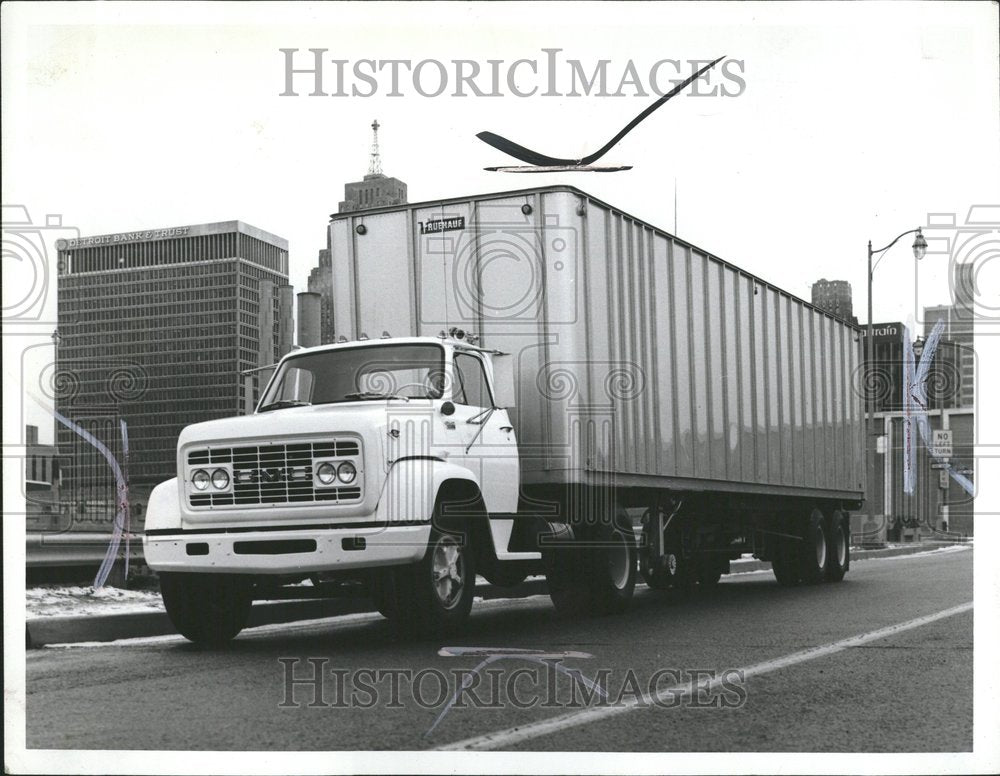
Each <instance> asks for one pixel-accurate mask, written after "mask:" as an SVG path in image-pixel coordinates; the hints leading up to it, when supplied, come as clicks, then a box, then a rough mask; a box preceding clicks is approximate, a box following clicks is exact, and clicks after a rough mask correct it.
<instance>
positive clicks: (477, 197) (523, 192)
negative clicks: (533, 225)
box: [329, 183, 864, 334]
mask: <svg viewBox="0 0 1000 776" xmlns="http://www.w3.org/2000/svg"><path fill="white" fill-rule="evenodd" d="M553 191H568V192H571V193H573V194H576V195H577V196H580V197H585V198H586V199H588V200H590V201H591V202H593V203H594V204H596V205H598V206H600V207H603V208H606V209H607V210H611V211H614V212H617V213H621V214H622V215H623V216H625V217H626V218H628V219H631V220H632V221H635V222H636V223H639V224H643V225H644V226H647V227H649V228H650V229H652V230H654V231H656V232H660V233H661V234H664V235H667V236H668V237H670V238H671V239H672V240H675V241H677V242H678V243H680V244H682V245H685V246H687V247H688V248H693V249H694V250H696V251H700V252H701V253H704V254H705V255H706V256H708V257H709V258H711V259H714V260H715V261H718V262H721V263H722V264H725V265H726V266H729V267H732V268H733V269H735V270H737V271H738V272H741V273H742V274H744V275H746V276H747V277H748V278H752V279H753V280H754V281H755V282H757V283H760V284H761V285H763V286H766V287H768V288H772V289H774V290H775V291H777V292H778V293H779V294H782V295H784V296H787V297H789V298H790V299H794V300H796V301H797V302H801V303H802V304H804V305H805V306H806V307H808V308H810V309H812V310H815V311H816V312H818V313H822V314H823V315H825V316H826V317H827V318H831V319H832V320H834V321H836V322H837V323H842V324H843V325H844V326H847V327H848V328H850V329H853V330H854V331H855V332H857V333H859V334H860V333H861V332H863V331H864V328H863V327H862V326H859V325H855V324H853V323H851V322H850V321H847V320H844V319H843V318H839V317H837V316H836V315H834V314H833V313H830V312H828V311H826V310H824V309H822V308H820V307H817V306H816V305H814V304H813V303H812V302H809V301H807V300H805V299H803V298H802V297H800V296H796V295H795V294H793V293H791V292H790V291H786V290H785V289H783V288H781V287H780V286H777V285H775V284H774V283H772V282H770V281H768V280H764V279H763V278H761V277H759V276H758V275H755V274H753V273H752V272H749V271H748V270H745V269H743V268H742V267H740V266H738V265H736V264H733V263H732V262H731V261H726V260H725V259H723V258H722V257H720V256H717V255H715V254H714V253H712V252H711V251H707V250H705V249H704V248H701V247H699V246H697V245H695V244H694V243H691V242H688V241H687V240H685V239H684V238H682V237H678V236H677V235H675V234H671V233H670V232H668V231H667V230H666V229H661V228H660V227H658V226H654V225H653V224H651V223H649V222H648V221H644V220H643V219H641V218H637V217H636V216H633V215H632V214H631V213H628V212H626V211H624V210H622V209H621V208H619V207H615V206H614V205H611V204H609V203H607V202H605V201H604V200H602V199H600V198H599V197H595V196H594V195H593V194H588V193H587V192H586V191H583V190H582V189H579V188H577V187H576V186H571V185H569V184H563V183H559V184H553V185H552V186H535V187H532V188H527V189H513V190H510V191H496V192H487V193H484V194H468V195H466V196H463V197H444V198H441V199H428V200H424V201H423V202H408V203H406V204H405V205H386V206H384V207H373V208H365V209H364V210H353V211H350V212H347V213H331V214H330V221H329V223H331V224H332V223H333V222H334V221H341V220H347V219H351V218H364V217H365V216H366V215H374V214H377V213H392V212H398V211H400V210H410V209H413V208H421V207H432V206H435V205H448V204H455V203H462V202H470V201H481V200H490V199H506V198H508V197H518V196H527V195H529V194H541V193H545V192H553Z"/></svg>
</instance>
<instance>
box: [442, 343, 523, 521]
mask: <svg viewBox="0 0 1000 776" xmlns="http://www.w3.org/2000/svg"><path fill="white" fill-rule="evenodd" d="M454 363H455V370H454V372H455V379H454V382H453V386H452V401H453V402H454V404H455V414H454V416H453V419H454V421H455V426H456V429H455V430H456V431H458V432H459V436H460V438H461V439H462V440H463V444H462V447H461V449H459V450H456V451H455V452H454V453H452V456H451V460H452V462H454V463H458V462H459V460H463V461H464V462H465V465H466V466H468V467H469V469H470V470H471V471H473V472H474V473H475V474H476V476H477V477H478V478H479V483H480V488H481V490H482V493H483V500H484V501H485V502H486V509H487V511H489V512H490V513H491V514H496V513H513V512H516V511H517V500H518V493H519V491H520V476H521V468H520V463H519V461H518V456H517V439H516V438H515V436H514V428H513V426H512V424H511V422H510V417H509V416H508V414H507V410H504V409H496V408H494V402H493V396H492V394H491V393H490V387H489V382H488V381H487V379H486V372H485V370H484V367H483V362H482V359H481V358H480V357H479V356H478V355H475V354H473V353H465V352H462V351H458V350H456V351H455V362H454Z"/></svg>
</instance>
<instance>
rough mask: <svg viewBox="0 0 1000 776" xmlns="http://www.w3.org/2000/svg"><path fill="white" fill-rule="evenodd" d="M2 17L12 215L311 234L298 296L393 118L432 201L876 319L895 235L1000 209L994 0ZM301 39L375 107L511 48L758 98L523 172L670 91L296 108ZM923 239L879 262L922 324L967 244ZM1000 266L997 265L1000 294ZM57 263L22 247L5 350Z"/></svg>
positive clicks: (610, 128) (142, 10)
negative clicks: (591, 231) (634, 237)
mask: <svg viewBox="0 0 1000 776" xmlns="http://www.w3.org/2000/svg"><path fill="white" fill-rule="evenodd" d="M2 14H3V53H2V57H3V60H2V64H3V111H4V112H3V117H4V121H3V164H4V166H3V202H4V204H5V205H8V206H9V205H21V206H24V207H26V208H27V210H28V213H29V214H30V216H31V218H32V219H33V221H34V222H35V223H43V224H44V223H45V219H46V216H48V215H50V214H55V215H58V216H60V217H61V223H62V226H63V228H64V229H65V230H69V231H72V230H76V231H77V232H78V233H79V234H82V235H93V234H103V233H110V232H119V231H131V230H141V229H152V228H161V227H169V226H175V225H183V224H193V223H200V222H206V221H220V220H229V219H239V220H243V221H246V222H249V223H251V224H254V225H255V226H259V227H261V228H263V229H266V230H268V231H270V232H273V233H275V234H278V235H280V236H282V237H285V238H286V239H287V240H288V241H289V253H290V266H291V272H290V274H291V282H292V283H293V284H294V285H295V286H296V290H298V291H301V290H305V286H306V278H307V276H308V273H309V271H310V269H311V268H312V267H313V266H314V265H315V264H316V254H317V251H318V250H319V249H320V248H322V247H324V246H325V244H326V236H325V228H326V224H327V221H328V217H329V214H330V213H333V212H336V210H337V203H338V201H339V200H340V199H342V197H343V184H344V183H345V182H347V181H350V180H357V179H359V178H360V177H361V176H362V175H363V174H364V173H365V172H367V165H368V150H369V144H370V142H371V130H370V128H369V125H370V124H371V122H372V120H373V119H376V118H377V119H378V121H379V123H380V125H381V127H382V128H381V130H380V133H379V134H380V142H381V149H382V158H383V170H384V172H385V173H386V174H388V175H392V176H396V177H398V178H401V179H402V180H404V181H405V182H406V183H407V184H408V185H409V195H410V201H413V202H415V201H424V200H431V199H435V198H444V197H453V196H460V195H465V194H476V193H483V192H491V191H503V190H508V189H516V188H523V187H527V186H533V185H548V184H556V183H569V184H573V185H575V186H578V187H580V188H582V189H583V190H584V191H587V192H588V193H590V194H593V195H594V196H596V197H598V198H599V199H602V200H604V201H606V202H608V203H610V204H612V205H614V206H615V207H618V208H621V209H622V210H624V211H626V212H628V213H630V214H632V215H635V216H637V217H639V218H641V219H644V220H646V221H648V222H650V223H652V224H654V225H656V226H659V227H661V228H664V229H666V230H667V231H670V232H673V233H675V234H677V235H678V236H680V237H682V238H683V239H685V240H687V241H689V242H691V243H694V244H695V245H698V246H699V247H702V248H704V249H706V250H708V251H710V252H712V253H714V254H716V255H718V256H720V257H722V258H725V259H727V260H728V261H731V262H733V263H735V264H737V265H738V266H740V267H743V268H745V269H747V270H749V271H750V272H752V273H754V274H756V275H759V276H761V277H763V278H766V279H767V280H770V281H772V282H774V283H775V284H777V285H778V286H780V287H782V288H784V289H786V290H788V291H790V292H792V293H793V294H796V295H799V296H802V297H804V298H807V299H808V298H809V288H810V284H811V283H812V282H814V281H815V280H816V279H818V278H822V277H825V278H837V279H845V280H848V281H849V282H850V283H851V285H852V287H853V291H854V305H855V312H856V314H858V316H859V318H860V319H862V320H864V318H865V262H866V256H867V254H866V244H867V241H868V240H872V241H873V242H874V243H875V247H881V246H882V245H885V244H887V243H889V242H890V241H891V240H892V239H893V238H894V237H895V236H896V235H897V234H899V233H900V232H903V231H906V230H909V229H913V228H915V227H917V226H923V225H926V224H927V223H928V220H929V218H933V217H936V218H938V219H940V217H941V216H940V214H955V215H954V219H955V223H958V224H962V223H964V221H965V219H966V217H967V214H968V211H969V208H970V206H972V205H976V204H983V203H991V204H996V203H1000V143H998V137H1000V104H998V90H997V84H998V75H997V70H998V65H997V62H998V58H1000V57H998V49H997V36H996V21H997V19H996V17H997V7H996V5H995V4H993V3H968V4H966V3H941V4H938V3H913V4H911V3H905V2H904V3H888V4H882V3H849V4H840V3H828V4H812V3H796V4H790V3H777V4H771V3H739V4H737V3H722V4H715V3H702V4H696V5H688V4H683V3H671V4H666V5H659V4H651V3H642V4H624V3H615V4H609V5H602V4H587V5H579V6H578V5H564V4H544V5H542V4H536V3H530V4H520V3H500V4H458V3H446V4H441V5H436V6H435V5H425V4H412V5H391V4H382V5H378V4H330V5H312V4H282V5H280V6H278V5H273V4H269V3H259V4H240V3H227V4H204V5H198V6H194V5H186V4H165V5H158V4H123V3H110V4H90V5H84V4H69V5H65V4H60V3H49V4H32V3H25V4H15V5H12V4H5V5H4V6H3V9H2ZM283 48H290V49H297V50H298V53H297V54H296V56H297V57H299V58H298V59H296V60H295V61H296V63H297V65H296V66H305V65H306V64H307V63H309V62H310V61H311V59H310V55H309V54H308V49H310V48H323V49H327V52H326V54H325V55H324V56H325V58H326V59H327V60H330V61H332V60H335V59H339V60H346V61H347V62H348V65H347V67H348V71H347V73H348V77H347V78H346V84H347V86H346V91H348V92H350V90H351V87H352V86H355V85H356V86H360V87H361V90H362V91H363V90H364V88H367V87H366V84H365V83H363V82H361V81H359V80H357V79H354V78H353V77H352V76H351V75H350V73H351V71H350V68H351V67H353V65H354V63H356V62H358V61H359V60H364V59H372V60H392V59H405V60H410V61H412V62H413V63H416V62H419V61H421V60H425V59H432V60H437V61H440V62H443V63H444V64H445V66H446V68H450V69H453V67H454V65H453V64H451V63H452V61H453V60H460V59H464V60H474V61H476V62H477V63H482V66H483V68H484V72H485V69H486V68H487V67H488V65H487V64H486V63H487V61H488V60H491V59H500V60H504V62H505V63H506V64H505V67H506V66H507V65H508V64H509V63H511V62H513V61H514V60H517V59H522V58H523V59H529V60H533V61H537V62H539V64H540V65H541V64H544V59H545V57H546V54H545V53H544V52H543V49H560V51H559V52H558V57H559V58H560V61H565V60H568V59H575V60H579V61H580V62H581V65H582V66H583V67H584V69H585V70H586V71H587V72H589V71H591V70H593V69H594V67H595V66H597V63H598V62H599V61H600V60H608V64H607V69H608V73H609V82H611V86H610V87H609V91H614V89H615V84H616V83H617V81H618V80H619V78H620V75H621V74H622V73H623V69H624V68H625V67H626V66H627V64H628V63H629V62H630V61H631V62H632V63H633V64H634V66H635V69H636V72H637V73H639V74H640V79H641V80H642V81H647V80H648V78H647V76H648V73H649V69H650V67H651V66H652V65H653V63H655V62H658V61H660V60H664V59H670V60H682V61H686V60H710V59H714V58H716V57H719V56H723V55H725V56H726V57H727V60H733V61H735V62H736V63H739V64H738V65H736V64H733V65H731V66H732V67H733V68H738V69H736V72H737V73H738V74H739V75H740V77H741V78H742V79H743V82H744V86H742V88H739V84H738V83H737V82H736V81H734V80H725V79H722V76H721V75H720V76H718V77H719V78H720V80H718V81H716V80H713V81H712V82H711V83H712V84H724V85H726V86H727V88H728V89H730V90H732V91H736V92H737V94H736V95H735V96H728V97H723V96H717V97H701V98H694V97H686V96H685V97H678V98H675V99H674V100H673V101H671V102H669V103H668V104H667V105H666V106H664V107H663V108H661V109H660V110H658V111H657V112H655V113H654V114H653V115H652V116H651V117H650V118H648V119H647V120H646V121H645V122H644V123H642V124H641V125H639V127H637V128H636V129H635V130H634V131H633V132H632V133H631V134H629V135H628V137H626V138H625V139H624V140H623V141H622V142H621V143H620V144H619V145H618V146H617V147H615V148H614V149H613V150H612V151H611V152H610V153H609V154H608V156H606V157H605V158H604V159H603V160H602V162H606V163H608V164H622V165H626V164H630V165H633V169H632V170H630V171H627V172H619V173H613V174H598V173H581V172H575V173H563V174H547V175H532V176H523V175H511V174H503V173H495V172H486V171H484V170H483V169H482V168H483V167H485V166H489V165H502V164H510V163H514V164H516V163H517V162H515V161H514V160H511V159H510V158H509V157H506V156H504V155H503V154H501V153H500V152H499V151H496V150H495V149H493V148H490V147H489V146H487V145H485V144H484V143H482V142H480V141H479V140H477V139H476V137H475V134H476V133H477V132H479V131H481V130H485V129H489V130H491V131H494V132H497V133H499V134H501V135H504V136H506V137H509V138H511V139H512V140H515V141H516V142H519V143H521V144H523V145H526V146H529V147H531V148H533V149H537V150H539V151H542V152H545V153H549V154H551V155H556V156H569V157H574V158H575V157H576V156H582V155H584V154H585V153H587V152H588V151H590V150H593V149H596V148H597V147H599V146H600V145H602V144H603V143H604V142H605V141H606V140H607V139H608V138H609V137H611V136H612V135H614V134H615V132H616V131H617V130H618V129H619V128H620V127H621V126H623V125H624V124H625V123H626V122H627V121H628V120H629V119H630V118H631V117H632V116H634V115H636V114H637V113H638V112H639V111H640V110H642V109H643V108H645V107H646V106H648V105H649V104H650V103H651V102H652V101H653V99H655V95H651V94H648V93H647V95H645V96H641V95H639V96H637V95H634V94H632V93H631V91H630V90H628V89H626V91H627V92H629V93H628V94H625V95H623V96H599V95H597V94H591V95H589V96H588V95H583V94H581V95H579V96H575V97H546V96H541V95H540V94H536V95H534V96H531V97H518V96H516V95H514V94H513V93H512V91H511V89H510V88H508V86H507V84H506V83H504V82H503V81H504V79H503V77H501V84H500V90H499V91H500V92H501V96H496V97H486V96H482V97H480V96H475V95H473V94H471V93H469V92H468V91H467V92H466V96H462V97H460V96H454V94H453V91H454V77H453V75H451V76H449V78H450V81H451V83H450V85H449V88H448V89H447V90H446V91H445V93H444V94H442V95H441V96H437V97H426V96H422V95H421V94H419V93H418V91H417V90H416V89H415V87H414V83H413V79H412V77H409V76H408V75H406V74H405V73H404V75H403V76H402V77H401V78H400V83H401V86H400V87H399V89H398V93H399V95H400V96H388V92H389V91H391V88H390V84H389V83H388V78H387V76H386V74H385V71H383V72H382V73H381V74H380V75H379V77H378V91H377V93H376V94H374V95H372V96H354V95H351V94H349V93H348V94H347V95H346V96H319V97H313V96H308V91H309V90H310V85H311V83H312V82H311V80H310V77H308V76H306V77H304V78H303V77H302V76H295V78H296V79H297V80H296V81H295V82H294V83H295V85H296V86H295V88H296V89H297V90H298V91H299V92H300V96H280V95H281V92H282V91H283V90H284V88H285V61H284V57H285V55H284V54H282V53H281V51H280V49H283ZM328 68H332V65H330V66H328ZM434 72H435V66H433V65H431V66H429V67H428V69H427V71H426V72H425V73H424V74H423V75H424V76H425V77H426V78H422V79H421V82H420V83H421V84H422V88H423V90H424V91H428V92H429V91H432V90H433V87H434V84H435V82H436V77H434V76H433V73H434ZM501 72H502V73H503V72H506V71H505V70H504V71H501ZM518 72H519V73H520V74H521V75H522V76H524V75H526V76H527V79H526V81H527V83H528V86H530V85H531V84H532V83H534V82H537V81H541V79H534V81H533V80H532V78H531V77H530V75H531V74H530V73H528V72H527V71H526V70H525V69H524V68H523V67H522V68H521V70H519V71H518ZM557 72H558V73H559V78H560V79H563V78H564V76H565V75H566V72H567V70H566V66H565V65H564V66H563V68H562V69H559V70H558V71H557ZM662 72H663V73H665V74H666V77H668V78H669V77H671V76H673V75H675V73H672V72H671V71H670V70H669V69H667V70H663V71H662ZM688 72H690V71H688ZM686 74H687V72H685V75H686ZM333 75H334V73H333V70H332V69H327V70H325V77H326V83H325V86H326V87H327V91H333V85H332V82H333V81H334V80H335V79H334V78H333ZM567 80H568V79H567ZM485 83H486V84H487V86H488V84H489V81H488V80H486V81H485ZM519 83H520V84H521V85H520V87H519V88H521V89H524V88H525V87H524V82H519V81H515V86H518V84H519ZM427 84H430V87H428V86H427ZM541 85H542V87H543V88H544V86H545V84H544V83H542V84H541ZM647 91H648V90H647ZM675 186H676V190H677V201H676V203H675V201H674V189H675ZM675 212H676V216H677V218H676V222H675ZM933 214H938V215H937V216H934V215H933ZM5 218H6V212H5ZM57 231H58V230H55V229H51V230H48V231H46V232H45V234H46V235H48V236H49V237H52V236H54V235H56V233H57ZM59 234H60V235H62V234H63V233H62V232H60V233H59ZM910 242H911V238H906V239H904V240H901V241H900V243H899V244H897V245H896V246H895V247H894V248H893V249H892V250H891V251H890V252H888V254H887V255H886V256H885V258H884V260H883V261H882V263H881V264H880V266H879V268H878V270H877V271H876V274H875V288H874V308H875V313H874V319H875V320H876V321H904V322H906V321H908V320H911V319H912V320H913V321H914V322H915V323H916V324H917V326H918V327H919V326H920V321H921V315H920V311H921V309H922V307H923V306H925V305H932V304H946V303H948V302H949V284H948V271H947V267H948V256H947V254H946V253H944V252H938V253H936V254H935V253H932V254H931V255H929V256H928V257H927V259H925V260H924V261H923V262H921V263H920V264H919V265H918V264H916V263H915V260H914V258H913V256H912V253H911V251H910V247H909V246H910ZM46 261H47V262H48V264H49V271H50V272H51V273H53V275H54V264H55V261H54V258H53V255H52V254H51V253H50V254H49V255H48V257H47V259H46ZM998 264H1000V262H993V263H992V265H991V267H989V268H987V269H988V272H986V273H984V277H991V276H992V277H993V278H995V280H996V285H997V287H1000V267H998V266H997V265H998ZM990 273H992V274H990ZM38 274H39V273H38V272H34V273H32V271H30V270H28V268H26V267H25V266H24V265H23V263H20V262H11V261H8V260H7V257H6V256H5V261H4V308H5V334H9V333H11V331H12V329H11V327H10V326H8V325H6V324H7V323H8V321H7V316H6V311H7V310H8V309H10V308H11V307H12V306H14V305H15V304H16V302H17V300H18V299H20V298H21V297H22V296H26V295H28V293H29V289H32V288H35V287H36V286H39V282H38V279H37V277H35V276H37V275H38ZM50 279H52V280H53V281H54V277H51V278H50ZM48 285H49V286H50V288H48V291H47V295H46V296H45V299H46V301H45V304H46V305H48V307H47V308H46V309H47V310H48V311H49V317H50V318H54V316H53V315H52V311H54V288H51V286H54V282H52V283H49V284H48ZM45 318H46V316H42V319H43V320H44V319H45ZM52 328H54V326H50V327H48V329H47V330H44V331H43V329H45V327H44V326H37V327H35V328H34V329H30V330H28V331H27V333H26V339H24V340H19V342H32V343H34V344H36V345H38V347H36V348H35V350H34V352H33V354H32V355H30V356H29V357H28V358H27V360H24V359H22V360H21V361H19V362H15V361H13V360H12V356H11V351H10V350H9V348H5V372H11V371H14V372H17V370H21V372H30V371H31V369H37V368H38V367H37V366H34V367H33V366H30V365H28V362H29V361H32V359H36V358H41V359H42V360H43V361H44V358H45V356H44V355H42V353H43V348H44V345H45V343H46V338H47V337H48V335H49V334H50V333H51V329H52ZM8 420H10V421H11V422H12V423H14V424H19V423H20V421H19V420H17V419H16V418H10V419H8V417H7V416H6V415H5V436H6V423H7V422H8Z"/></svg>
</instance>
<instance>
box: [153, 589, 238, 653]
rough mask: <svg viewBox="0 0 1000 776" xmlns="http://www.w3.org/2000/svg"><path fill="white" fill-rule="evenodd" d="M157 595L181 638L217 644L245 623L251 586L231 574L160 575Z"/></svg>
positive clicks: (221, 642) (232, 636) (233, 633)
mask: <svg viewBox="0 0 1000 776" xmlns="http://www.w3.org/2000/svg"><path fill="white" fill-rule="evenodd" d="M160 595H162V596H163V605H164V606H165V607H166V610H167V616H168V617H170V621H171V622H172V623H173V624H174V627H175V628H177V632H178V633H180V634H181V635H182V636H184V638H186V639H188V640H190V641H193V642H194V643H196V644H205V645H209V646H220V645H222V644H225V643H226V642H228V641H231V640H232V639H233V638H234V637H235V636H236V634H238V633H239V632H240V631H241V630H243V628H244V627H245V626H246V624H247V620H248V619H249V617H250V607H251V606H252V605H253V585H252V583H251V582H250V580H249V579H248V578H246V577H240V576H237V575H234V574H186V573H175V572H163V573H161V574H160Z"/></svg>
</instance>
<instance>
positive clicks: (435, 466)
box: [375, 457, 481, 522]
mask: <svg viewBox="0 0 1000 776" xmlns="http://www.w3.org/2000/svg"><path fill="white" fill-rule="evenodd" d="M449 480H460V481H463V482H468V483H469V484H470V485H473V486H475V488H476V490H477V491H480V488H479V480H478V479H477V478H476V476H475V475H474V474H473V473H472V472H471V471H469V470H468V469H466V468H464V467H462V466H458V465H456V464H453V463H448V462H447V461H443V460H441V459H440V458H430V457H426V458H416V457H414V458H403V459H401V460H398V461H395V462H393V464H392V467H391V468H390V469H389V473H388V475H387V476H386V480H385V486H384V488H383V490H382V495H381V497H380V498H379V501H378V506H377V507H376V510H375V520H376V522H382V521H387V522H394V521H408V522H411V521H416V520H421V521H422V520H428V521H429V520H430V519H431V516H432V515H433V514H434V504H435V502H436V500H437V496H438V492H439V491H440V490H441V486H442V485H443V484H444V483H445V482H448V481H449ZM480 492H481V491H480Z"/></svg>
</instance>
